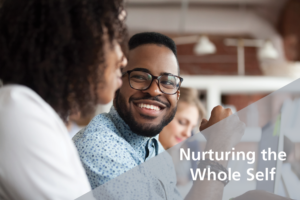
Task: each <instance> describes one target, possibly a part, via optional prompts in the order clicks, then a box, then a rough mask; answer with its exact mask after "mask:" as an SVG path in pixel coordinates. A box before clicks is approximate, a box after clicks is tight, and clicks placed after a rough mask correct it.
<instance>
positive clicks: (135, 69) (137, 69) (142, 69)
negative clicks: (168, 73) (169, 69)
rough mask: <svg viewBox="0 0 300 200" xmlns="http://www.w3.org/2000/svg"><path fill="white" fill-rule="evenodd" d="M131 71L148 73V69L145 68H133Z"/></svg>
mask: <svg viewBox="0 0 300 200" xmlns="http://www.w3.org/2000/svg"><path fill="white" fill-rule="evenodd" d="M132 71H142V72H146V73H150V71H149V70H148V69H146V68H134V69H133V70H132Z"/></svg>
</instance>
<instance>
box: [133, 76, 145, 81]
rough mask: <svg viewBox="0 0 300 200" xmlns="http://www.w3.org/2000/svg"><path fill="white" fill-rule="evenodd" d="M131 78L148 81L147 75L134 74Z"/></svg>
mask: <svg viewBox="0 0 300 200" xmlns="http://www.w3.org/2000/svg"><path fill="white" fill-rule="evenodd" d="M131 79H133V80H140V81H142V80H144V81H146V80H147V79H146V77H144V76H139V75H134V76H132V77H131Z"/></svg>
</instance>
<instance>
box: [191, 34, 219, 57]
mask: <svg viewBox="0 0 300 200" xmlns="http://www.w3.org/2000/svg"><path fill="white" fill-rule="evenodd" d="M194 52H195V54H196V55H207V54H213V53H215V52H216V46H215V45H214V44H213V43H212V42H211V41H210V40H209V39H208V37H207V36H204V35H203V36H201V37H200V38H199V40H198V42H197V43H196V45H195V47H194Z"/></svg>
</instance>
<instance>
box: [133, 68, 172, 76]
mask: <svg viewBox="0 0 300 200" xmlns="http://www.w3.org/2000/svg"><path fill="white" fill-rule="evenodd" d="M133 71H142V72H146V73H149V74H151V72H150V70H148V69H146V68H134V69H133ZM159 75H160V76H162V75H174V74H172V73H169V72H161V73H160V74H159Z"/></svg>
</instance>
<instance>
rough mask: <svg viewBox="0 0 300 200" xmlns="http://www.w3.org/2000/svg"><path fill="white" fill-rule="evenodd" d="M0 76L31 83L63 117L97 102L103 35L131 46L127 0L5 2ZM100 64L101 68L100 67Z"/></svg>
mask: <svg viewBox="0 0 300 200" xmlns="http://www.w3.org/2000/svg"><path fill="white" fill-rule="evenodd" d="M1 3H2V5H1V8H0V79H2V81H3V83H4V84H20V85H24V86H27V87H29V88H31V89H32V90H34V91H35V92H36V93H37V94H39V95H40V96H41V97H42V98H43V99H44V100H45V101H46V102H47V103H49V104H50V105H51V106H52V107H53V108H54V110H55V111H56V112H57V113H58V114H59V115H60V117H61V118H62V119H63V120H66V119H67V116H68V114H69V112H70V111H71V110H73V109H74V108H76V109H75V110H76V111H80V112H81V114H82V115H85V114H87V113H88V114H89V113H90V112H91V111H93V110H94V107H95V105H96V104H97V103H98V99H97V95H95V94H96V91H97V90H98V88H97V86H98V85H99V84H100V85H101V83H102V82H103V74H104V71H105V52H104V50H103V47H104V42H105V41H104V39H103V38H104V37H103V36H104V35H107V36H108V37H107V38H108V42H109V43H110V45H111V48H113V41H117V42H119V43H120V44H121V46H122V47H123V49H126V47H127V30H126V27H125V25H124V22H123V20H121V19H119V14H120V13H121V12H122V11H123V0H5V1H3V0H1ZM99 66H101V67H99Z"/></svg>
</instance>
